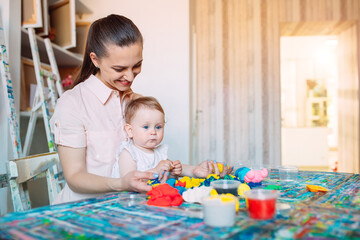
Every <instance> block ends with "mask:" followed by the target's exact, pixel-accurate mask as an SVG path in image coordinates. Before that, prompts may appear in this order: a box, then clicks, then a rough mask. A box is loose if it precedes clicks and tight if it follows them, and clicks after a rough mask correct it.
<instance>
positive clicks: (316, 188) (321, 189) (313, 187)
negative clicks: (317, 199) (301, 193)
mask: <svg viewBox="0 0 360 240" xmlns="http://www.w3.org/2000/svg"><path fill="white" fill-rule="evenodd" d="M306 188H307V189H308V190H309V191H310V192H328V191H329V190H328V189H327V188H324V187H322V186H318V185H306Z"/></svg>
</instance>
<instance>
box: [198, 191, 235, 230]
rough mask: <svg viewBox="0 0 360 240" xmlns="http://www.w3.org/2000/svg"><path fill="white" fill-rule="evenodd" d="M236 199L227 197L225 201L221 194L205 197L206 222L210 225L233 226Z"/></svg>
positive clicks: (204, 214)
mask: <svg viewBox="0 0 360 240" xmlns="http://www.w3.org/2000/svg"><path fill="white" fill-rule="evenodd" d="M236 201H238V199H237V198H236V197H234V198H233V199H232V200H229V199H227V201H223V200H222V199H221V197H220V196H215V197H214V196H212V197H207V198H205V199H203V203H202V206H203V216H204V222H205V224H206V225H207V226H210V227H232V226H234V224H235V215H236V210H235V208H236Z"/></svg>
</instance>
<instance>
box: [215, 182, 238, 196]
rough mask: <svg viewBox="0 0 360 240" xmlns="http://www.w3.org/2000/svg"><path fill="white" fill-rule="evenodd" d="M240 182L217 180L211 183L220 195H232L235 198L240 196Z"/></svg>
mask: <svg viewBox="0 0 360 240" xmlns="http://www.w3.org/2000/svg"><path fill="white" fill-rule="evenodd" d="M239 185H240V181H236V180H216V181H212V182H211V183H210V186H211V187H213V188H214V189H215V190H216V192H217V193H218V194H225V193H231V194H232V195H234V196H238V187H239Z"/></svg>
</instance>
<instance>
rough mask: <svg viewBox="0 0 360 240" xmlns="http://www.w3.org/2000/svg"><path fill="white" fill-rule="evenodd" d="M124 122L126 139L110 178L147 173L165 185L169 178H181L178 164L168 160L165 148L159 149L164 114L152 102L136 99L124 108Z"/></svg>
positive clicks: (162, 145) (166, 148)
mask: <svg viewBox="0 0 360 240" xmlns="http://www.w3.org/2000/svg"><path fill="white" fill-rule="evenodd" d="M125 122H126V124H125V131H126V133H127V135H128V137H129V139H128V140H126V141H123V142H121V143H120V146H119V148H118V151H117V154H116V162H115V164H114V165H113V168H112V177H120V176H125V175H126V174H127V173H128V172H131V171H134V170H139V171H150V172H154V173H157V174H159V180H160V181H161V182H165V181H166V180H167V179H168V177H175V178H176V177H178V176H180V175H181V172H182V164H181V163H180V161H179V160H177V161H174V162H172V161H170V160H168V159H167V151H168V147H167V145H165V144H161V145H160V143H161V141H162V139H163V137H164V126H165V113H164V110H163V108H162V107H161V105H160V104H159V102H158V101H157V100H156V99H155V98H153V97H139V98H137V99H135V100H132V101H131V102H129V104H128V105H127V106H126V108H125Z"/></svg>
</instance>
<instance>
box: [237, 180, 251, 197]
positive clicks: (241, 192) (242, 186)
mask: <svg viewBox="0 0 360 240" xmlns="http://www.w3.org/2000/svg"><path fill="white" fill-rule="evenodd" d="M248 190H250V187H249V185H247V184H245V183H242V184H240V185H239V187H238V195H239V196H244V192H246V191H248Z"/></svg>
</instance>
